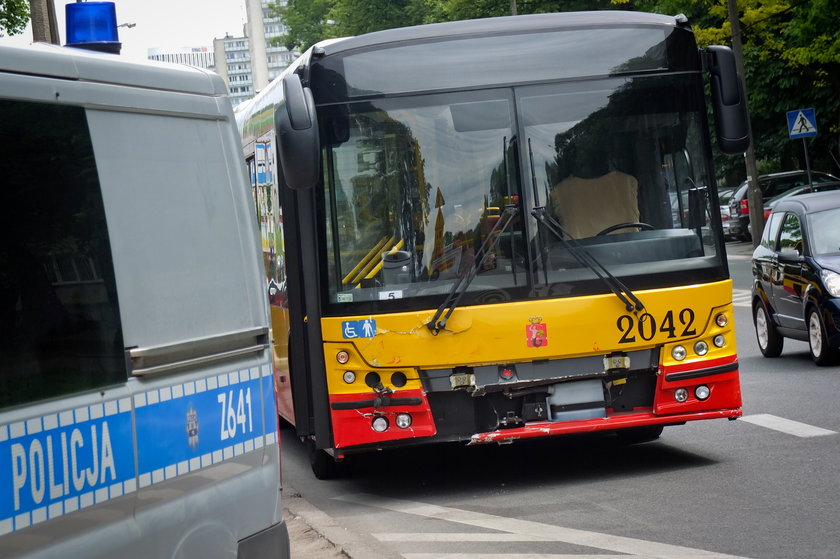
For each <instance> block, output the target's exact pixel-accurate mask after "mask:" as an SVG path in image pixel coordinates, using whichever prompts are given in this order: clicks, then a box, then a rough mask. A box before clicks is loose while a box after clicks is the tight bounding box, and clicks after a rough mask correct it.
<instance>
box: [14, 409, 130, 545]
mask: <svg viewBox="0 0 840 559" xmlns="http://www.w3.org/2000/svg"><path fill="white" fill-rule="evenodd" d="M135 489H136V472H135V470H134V449H133V440H132V436H131V402H130V401H129V399H128V398H124V399H121V400H112V401H108V402H104V403H101V404H96V405H93V406H85V407H81V408H77V409H74V410H65V411H62V412H58V413H54V414H50V415H47V416H43V417H36V418H32V419H29V420H27V421H21V422H18V423H13V424H10V425H0V535H2V534H5V533H9V532H13V531H16V530H20V529H22V528H26V527H27V526H30V525H32V524H37V523H38V522H42V521H44V520H48V519H50V518H55V517H57V516H61V515H63V514H67V513H70V512H73V511H75V510H78V509H81V508H85V507H89V506H91V505H94V504H96V503H101V502H103V501H107V500H108V499H112V498H115V497H118V496H121V495H124V494H126V493H131V492H133V491H135Z"/></svg>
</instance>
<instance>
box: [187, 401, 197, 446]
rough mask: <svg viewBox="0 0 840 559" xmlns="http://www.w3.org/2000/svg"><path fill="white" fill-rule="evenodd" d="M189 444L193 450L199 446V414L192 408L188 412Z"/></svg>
mask: <svg viewBox="0 0 840 559" xmlns="http://www.w3.org/2000/svg"><path fill="white" fill-rule="evenodd" d="M187 442H189V444H190V448H192V449H193V450H195V447H197V446H198V412H196V411H195V410H194V409H193V407H192V406H190V409H189V410H188V411H187Z"/></svg>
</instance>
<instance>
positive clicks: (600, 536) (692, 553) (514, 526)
mask: <svg viewBox="0 0 840 559" xmlns="http://www.w3.org/2000/svg"><path fill="white" fill-rule="evenodd" d="M334 499H338V500H343V501H347V502H351V503H356V504H360V505H365V506H369V507H373V508H380V509H385V510H391V511H394V512H398V513H403V514H413V515H417V516H422V517H425V518H433V519H436V520H445V521H448V522H456V523H459V524H466V525H468V526H474V527H476V528H483V529H485V530H486V529H490V530H496V531H498V532H503V533H504V532H506V533H510V534H517V535H519V536H520V537H523V536H524V538H523V540H522V541H545V540H551V541H556V542H564V543H568V544H573V545H579V546H583V547H589V548H593V549H599V550H604V551H612V552H617V553H624V554H628V555H632V556H634V557H636V558H638V557H642V558H645V559H675V558H679V559H736V556H733V555H726V554H723V553H715V552H712V551H705V550H702V549H692V548H689V547H683V546H679V545H671V544H665V543H659V542H651V541H646V540H639V539H635V538H628V537H624V536H615V535H613V534H605V533H602V532H589V531H586V530H578V529H575V528H564V527H562V526H554V525H552V524H543V523H541V522H534V521H531V520H520V519H517V518H510V517H503V516H496V515H493V514H487V513H480V512H474V511H468V510H462V509H456V508H452V507H441V506H437V505H430V504H427V503H420V502H417V501H406V500H402V499H389V498H387V497H382V496H374V495H368V494H364V493H359V494H355V495H344V496H339V497H334ZM537 538H539V539H537ZM405 557H407V558H408V557H409V556H408V555H405ZM423 557H431V556H429V555H426V556H423ZM423 557H418V556H416V555H414V556H412V557H411V558H410V559H423ZM435 557H444V556H443V555H440V554H436V555H435ZM452 557H455V558H457V555H456V556H452ZM485 557H486V554H485ZM497 557H499V558H501V557H504V556H503V555H497ZM516 557H525V555H523V554H520V553H517V554H516ZM535 557H539V555H537V556H535ZM578 557H579V556H578ZM458 559H466V558H465V557H461V558H458Z"/></svg>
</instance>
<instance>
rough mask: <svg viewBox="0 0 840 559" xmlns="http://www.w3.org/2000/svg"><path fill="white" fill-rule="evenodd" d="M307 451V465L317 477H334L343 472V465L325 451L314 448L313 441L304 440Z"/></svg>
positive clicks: (339, 475)
mask: <svg viewBox="0 0 840 559" xmlns="http://www.w3.org/2000/svg"><path fill="white" fill-rule="evenodd" d="M306 448H307V450H308V451H309V466H310V467H311V468H312V473H313V474H314V475H315V477H316V478H317V479H336V478H339V477H341V475H342V473H343V472H344V467H343V466H344V465H343V464H342V463H340V462H338V461H337V460H336V459H335V458H333V457H332V456H330V455H329V454H328V453H327V451H325V450H322V449H320V448H315V441H313V440H312V439H307V440H306Z"/></svg>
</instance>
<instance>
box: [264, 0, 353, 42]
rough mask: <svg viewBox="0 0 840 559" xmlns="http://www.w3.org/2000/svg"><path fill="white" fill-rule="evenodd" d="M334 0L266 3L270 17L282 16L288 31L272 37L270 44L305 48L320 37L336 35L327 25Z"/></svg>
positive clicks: (295, 0) (290, 0)
mask: <svg viewBox="0 0 840 559" xmlns="http://www.w3.org/2000/svg"><path fill="white" fill-rule="evenodd" d="M334 3H335V2H334V0H288V2H287V3H286V6H282V5H281V4H280V3H279V2H277V3H270V4H269V5H268V9H269V13H270V14H271V15H272V17H280V18H283V22H284V23H285V24H286V26H287V27H288V29H289V31H288V33H287V34H286V35H284V36H282V37H277V38H276V39H272V40H271V43H272V44H281V45H283V46H285V47H286V48H287V49H289V50H295V49H298V48H299V49H300V50H306V49H308V48H309V47H310V46H312V45H314V44H315V43H317V42H318V41H320V40H322V39H326V38H329V37H334V36H337V35H335V34H334V33H333V29H332V26H330V25H327V21H328V20H329V17H328V14H329V11H330V9H331V8H332V5H333V4H334Z"/></svg>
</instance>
